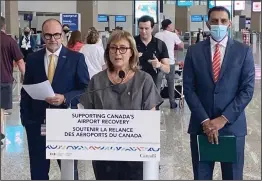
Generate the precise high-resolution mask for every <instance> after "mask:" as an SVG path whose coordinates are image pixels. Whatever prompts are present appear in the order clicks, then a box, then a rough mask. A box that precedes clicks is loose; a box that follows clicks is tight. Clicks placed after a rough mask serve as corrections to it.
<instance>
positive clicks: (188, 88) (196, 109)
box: [183, 47, 209, 125]
mask: <svg viewBox="0 0 262 181" xmlns="http://www.w3.org/2000/svg"><path fill="white" fill-rule="evenodd" d="M191 51H192V50H191V47H189V48H188V50H187V54H186V58H185V65H184V71H183V79H184V80H183V86H184V95H185V100H186V102H187V104H188V107H189V109H190V111H191V113H192V115H194V117H195V118H196V119H195V121H197V122H198V123H199V125H200V124H201V123H202V121H204V120H206V119H209V116H208V114H207V113H206V110H205V109H204V107H203V105H202V103H201V101H200V99H199V97H198V96H197V94H196V92H195V90H196V87H195V81H196V80H195V71H194V67H193V62H192V52H191Z"/></svg>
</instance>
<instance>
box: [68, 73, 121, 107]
mask: <svg viewBox="0 0 262 181" xmlns="http://www.w3.org/2000/svg"><path fill="white" fill-rule="evenodd" d="M118 77H119V78H121V79H122V80H121V82H119V83H117V84H112V85H110V86H107V87H104V88H101V89H94V90H91V91H88V92H84V93H82V94H78V95H76V96H74V97H73V98H72V99H70V101H69V107H68V109H71V103H72V101H73V100H74V99H75V98H77V97H78V96H83V95H85V94H90V93H93V92H97V91H102V90H105V89H108V88H111V87H114V86H117V85H119V84H121V83H122V82H123V81H124V79H125V77H126V73H125V72H124V71H123V70H120V71H119V72H118Z"/></svg>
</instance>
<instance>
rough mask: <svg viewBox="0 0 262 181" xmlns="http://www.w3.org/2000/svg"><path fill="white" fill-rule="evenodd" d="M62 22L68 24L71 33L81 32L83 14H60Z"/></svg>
mask: <svg viewBox="0 0 262 181" xmlns="http://www.w3.org/2000/svg"><path fill="white" fill-rule="evenodd" d="M60 22H61V23H62V24H63V25H64V24H67V25H68V26H69V28H70V30H71V31H76V30H79V31H81V14H79V13H75V14H63V13H62V14H60Z"/></svg>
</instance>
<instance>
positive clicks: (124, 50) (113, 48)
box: [109, 47, 130, 54]
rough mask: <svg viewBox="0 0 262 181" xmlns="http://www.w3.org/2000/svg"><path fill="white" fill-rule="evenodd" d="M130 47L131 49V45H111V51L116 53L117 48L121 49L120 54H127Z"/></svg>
mask: <svg viewBox="0 0 262 181" xmlns="http://www.w3.org/2000/svg"><path fill="white" fill-rule="evenodd" d="M128 49H130V47H119V48H117V47H109V51H110V52H111V53H116V52H117V50H119V53H120V54H125V53H126V52H127V50H128Z"/></svg>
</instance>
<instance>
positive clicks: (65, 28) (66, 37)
mask: <svg viewBox="0 0 262 181" xmlns="http://www.w3.org/2000/svg"><path fill="white" fill-rule="evenodd" d="M62 28H63V33H64V38H63V42H62V44H63V45H64V46H65V47H66V46H67V43H68V41H69V39H70V36H71V31H70V27H69V25H67V24H64V25H63V27H62Z"/></svg>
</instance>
